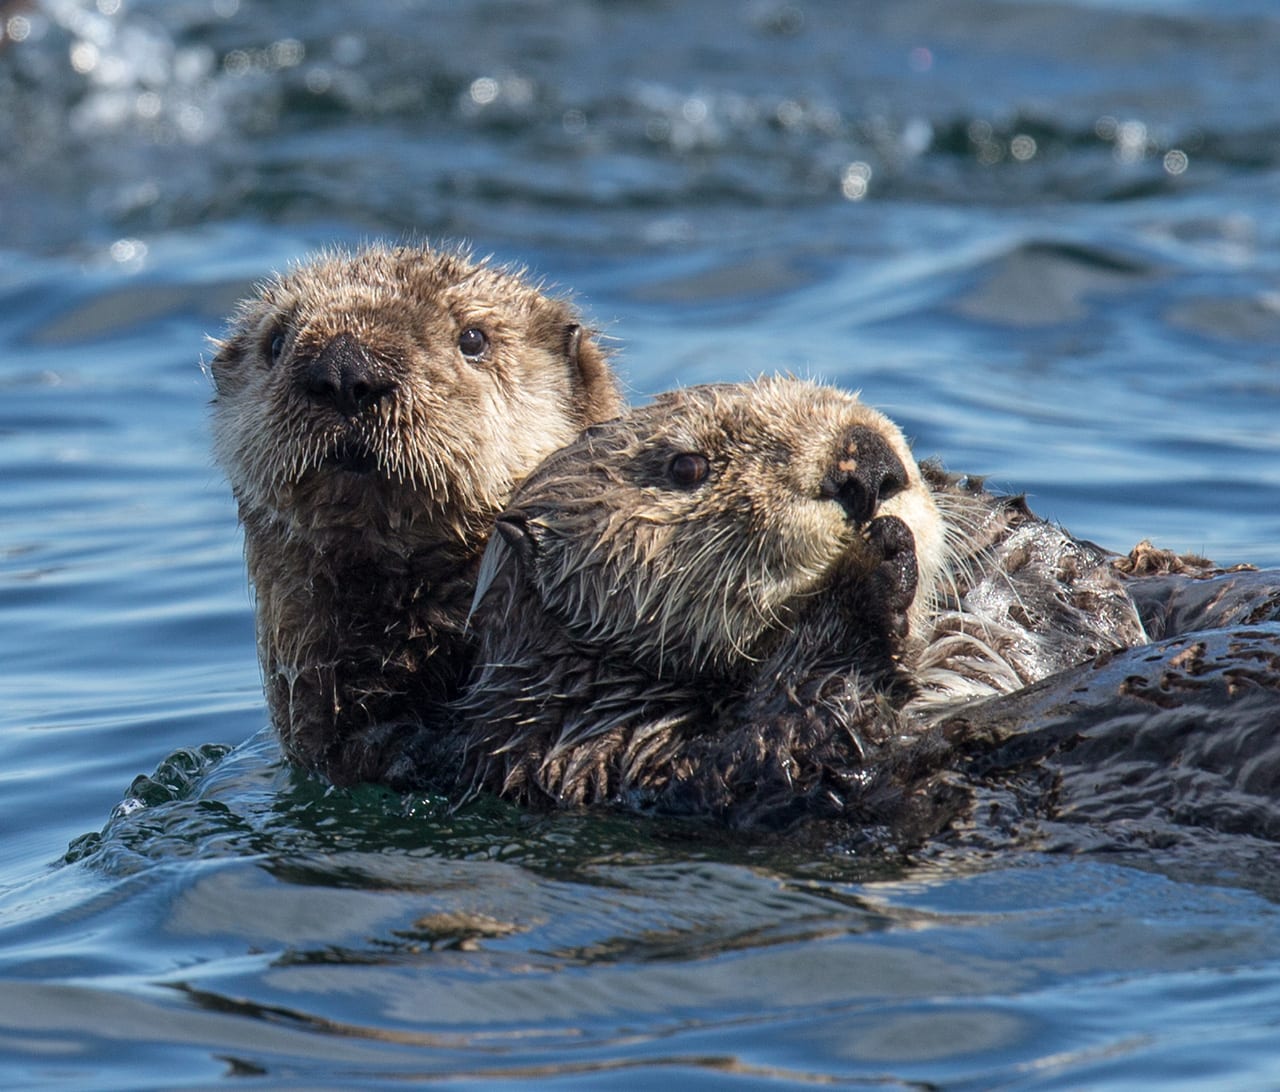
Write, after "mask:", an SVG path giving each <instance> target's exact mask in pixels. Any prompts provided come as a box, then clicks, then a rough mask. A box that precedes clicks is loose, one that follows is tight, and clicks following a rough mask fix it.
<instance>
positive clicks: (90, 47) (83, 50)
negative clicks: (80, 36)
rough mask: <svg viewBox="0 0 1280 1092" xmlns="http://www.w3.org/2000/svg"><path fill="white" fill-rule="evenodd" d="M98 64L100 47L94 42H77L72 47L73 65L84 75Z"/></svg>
mask: <svg viewBox="0 0 1280 1092" xmlns="http://www.w3.org/2000/svg"><path fill="white" fill-rule="evenodd" d="M97 66H98V47H97V46H96V45H94V44H93V43H92V42H76V43H75V45H73V46H72V47H71V67H72V68H74V69H75V70H76V71H77V72H79V73H80V74H81V75H82V76H83V75H85V74H87V73H89V72H92V71H93V70H94V69H95V68H96V67H97Z"/></svg>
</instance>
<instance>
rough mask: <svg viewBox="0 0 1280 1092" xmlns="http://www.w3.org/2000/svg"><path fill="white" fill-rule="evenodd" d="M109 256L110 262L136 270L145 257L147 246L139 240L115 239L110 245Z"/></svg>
mask: <svg viewBox="0 0 1280 1092" xmlns="http://www.w3.org/2000/svg"><path fill="white" fill-rule="evenodd" d="M110 254H111V259H112V261H114V262H118V263H119V264H120V265H122V266H125V267H133V268H137V267H139V266H141V265H142V262H143V260H144V259H145V258H146V256H147V244H146V243H144V242H143V241H142V240H141V239H117V240H116V241H115V242H114V243H112V244H111V247H110Z"/></svg>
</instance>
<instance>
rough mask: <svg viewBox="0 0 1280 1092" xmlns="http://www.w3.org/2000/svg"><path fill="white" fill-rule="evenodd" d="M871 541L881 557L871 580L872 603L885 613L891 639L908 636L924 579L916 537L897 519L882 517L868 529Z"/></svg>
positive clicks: (869, 540) (895, 517)
mask: <svg viewBox="0 0 1280 1092" xmlns="http://www.w3.org/2000/svg"><path fill="white" fill-rule="evenodd" d="M867 541H868V542H869V543H870V544H871V546H872V547H873V548H874V549H875V550H877V551H878V552H879V554H880V557H881V560H880V563H879V564H878V565H877V566H876V568H875V570H874V571H873V572H872V574H871V578H870V581H869V583H870V590H871V604H872V606H874V607H877V608H879V609H880V610H882V611H883V612H884V617H885V620H886V622H887V623H888V630H889V633H890V635H891V636H894V637H905V636H906V634H907V611H908V610H910V609H911V604H912V602H913V601H914V599H915V597H916V585H917V583H918V581H919V579H920V571H919V569H918V567H917V565H916V540H915V537H914V536H913V535H912V534H911V528H909V527H908V526H907V525H906V524H905V523H904V522H903V521H902V520H900V519H899V518H898V517H897V516H881V517H880V518H879V519H874V520H872V521H871V524H870V526H869V527H868V528H867Z"/></svg>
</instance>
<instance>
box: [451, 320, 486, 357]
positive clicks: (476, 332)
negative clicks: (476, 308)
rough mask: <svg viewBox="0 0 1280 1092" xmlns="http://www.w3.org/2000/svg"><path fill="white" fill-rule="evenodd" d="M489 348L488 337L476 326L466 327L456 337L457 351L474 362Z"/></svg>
mask: <svg viewBox="0 0 1280 1092" xmlns="http://www.w3.org/2000/svg"><path fill="white" fill-rule="evenodd" d="M488 348H489V336H488V334H486V333H485V332H484V331H483V330H481V329H480V328H479V327H477V326H468V327H467V328H466V329H465V330H463V331H462V333H460V334H459V335H458V349H459V351H460V352H461V353H462V355H463V356H467V357H470V358H471V359H472V360H475V359H476V358H477V357H481V356H484V353H485V350H486V349H488Z"/></svg>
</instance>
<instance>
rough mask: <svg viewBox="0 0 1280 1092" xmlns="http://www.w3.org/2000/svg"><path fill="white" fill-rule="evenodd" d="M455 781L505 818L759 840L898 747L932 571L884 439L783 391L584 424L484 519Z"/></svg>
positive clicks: (885, 423)
mask: <svg viewBox="0 0 1280 1092" xmlns="http://www.w3.org/2000/svg"><path fill="white" fill-rule="evenodd" d="M497 531H498V534H497V535H496V536H495V537H494V538H493V540H492V541H491V544H490V547H489V551H488V553H487V555H486V558H485V564H484V568H483V571H482V574H481V578H480V587H479V589H478V591H477V603H478V604H479V606H478V608H477V612H476V617H475V624H476V625H477V628H478V630H479V632H480V635H481V652H480V655H479V657H478V659H477V662H476V668H475V670H474V672H473V675H472V678H471V680H470V683H469V685H468V689H467V693H466V695H465V697H464V698H463V699H462V701H461V702H460V703H459V706H458V714H459V717H460V719H461V721H462V723H463V725H464V728H463V733H462V752H463V755H464V758H463V762H462V766H463V771H464V773H463V777H464V779H465V780H466V781H467V782H468V783H470V784H471V785H472V786H473V787H484V788H489V789H492V790H494V791H497V792H499V793H501V794H503V795H505V796H507V797H509V798H512V799H515V800H519V801H523V802H531V803H538V802H550V803H554V804H557V805H577V804H588V803H601V802H621V803H626V804H631V805H635V806H642V807H654V808H659V809H661V810H665V811H674V812H681V813H693V814H713V815H717V816H720V817H723V818H725V819H726V820H728V821H730V822H733V823H737V824H744V825H745V824H753V823H757V822H768V823H773V822H780V821H785V818H786V817H788V816H791V815H794V814H796V813H797V812H798V811H800V810H804V809H816V810H818V811H822V810H830V809H832V808H836V809H838V808H839V802H840V799H841V797H842V796H843V795H844V794H845V793H846V792H847V791H848V785H847V784H845V781H846V779H847V776H848V775H849V774H850V773H851V772H855V771H856V767H857V765H858V762H857V756H858V755H859V754H860V753H861V752H862V751H863V750H865V749H867V748H871V747H874V746H878V745H880V744H881V743H882V742H883V741H884V739H885V738H886V736H887V735H889V734H892V733H893V732H895V731H896V730H897V721H896V720H895V717H894V716H893V715H892V710H893V709H894V708H895V707H896V706H897V705H900V704H901V703H902V701H904V700H905V699H906V697H907V696H908V695H909V694H910V692H911V689H912V686H911V681H910V677H909V674H910V664H909V658H910V657H911V656H912V655H914V653H913V651H912V639H911V634H912V633H913V631H915V630H917V629H919V628H920V627H922V626H923V625H924V624H925V622H926V620H927V618H928V617H929V616H930V614H931V612H932V611H933V606H932V604H933V599H934V594H935V590H936V588H937V587H938V586H939V583H940V580H941V577H942V573H943V571H944V569H945V567H946V565H947V557H946V554H947V546H946V542H945V529H944V525H943V521H942V519H941V517H940V515H939V512H938V509H937V507H936V505H935V502H934V499H933V494H932V492H931V491H930V489H929V487H928V485H927V484H926V482H925V481H924V479H923V478H922V476H921V473H920V470H919V467H918V466H917V464H916V462H915V460H914V459H913V458H912V456H911V453H910V450H909V449H908V447H907V444H906V442H905V440H904V439H903V437H902V434H901V432H900V431H899V430H898V428H897V426H895V425H894V424H893V423H892V422H891V421H889V420H888V418H886V417H884V416H883V415H882V414H880V413H878V412H877V411H875V410H874V409H872V408H871V407H869V406H867V405H865V404H863V403H862V402H860V401H859V400H858V399H857V398H856V397H855V396H853V395H851V394H847V393H844V392H842V391H839V390H835V389H833V388H829V387H822V386H818V385H816V384H813V383H808V382H803V381H800V380H794V379H782V378H767V379H761V380H758V381H756V382H754V383H751V384H745V385H740V386H734V385H712V386H702V387H691V388H687V389H684V390H679V391H676V392H673V393H669V394H665V395H660V396H659V397H658V398H656V399H655V400H654V401H653V402H652V403H650V404H649V405H647V406H644V407H642V408H639V409H634V410H632V411H630V412H629V413H628V414H626V415H625V416H623V417H621V418H618V419H616V420H614V421H611V422H608V423H605V424H602V425H599V426H596V427H594V428H590V429H588V430H587V431H586V432H585V433H584V434H583V435H582V436H581V437H580V438H579V439H578V440H576V441H574V442H573V443H572V444H570V445H568V446H567V447H565V448H564V449H562V450H560V451H558V452H556V453H555V454H554V455H552V456H551V457H550V458H548V459H547V461H546V462H544V463H543V465H542V466H541V467H540V468H539V469H538V470H537V471H536V472H535V473H534V474H533V475H531V476H530V478H529V479H528V480H526V482H525V483H524V484H523V485H522V486H521V488H520V489H519V490H518V491H517V493H516V495H515V497H514V498H513V500H512V503H511V505H510V506H509V507H508V508H507V509H506V510H505V511H504V512H503V513H502V514H501V515H500V516H499V517H498V520H497Z"/></svg>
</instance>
